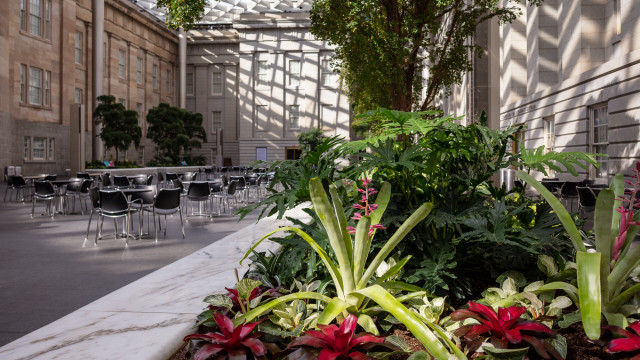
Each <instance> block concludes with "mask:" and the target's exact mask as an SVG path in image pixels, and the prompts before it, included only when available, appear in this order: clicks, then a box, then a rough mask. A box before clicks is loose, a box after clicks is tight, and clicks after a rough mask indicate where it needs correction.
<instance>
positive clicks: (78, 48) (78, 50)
mask: <svg viewBox="0 0 640 360" xmlns="http://www.w3.org/2000/svg"><path fill="white" fill-rule="evenodd" d="M83 37H84V36H83V34H82V32H80V31H76V42H75V60H76V64H78V65H83V64H84V62H83V61H82V60H83V49H82V40H83Z"/></svg>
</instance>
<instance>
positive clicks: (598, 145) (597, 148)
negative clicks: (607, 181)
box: [590, 105, 609, 178]
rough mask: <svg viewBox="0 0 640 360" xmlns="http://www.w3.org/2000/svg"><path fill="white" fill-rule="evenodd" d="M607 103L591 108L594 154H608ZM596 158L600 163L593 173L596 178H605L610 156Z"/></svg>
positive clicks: (592, 151)
mask: <svg viewBox="0 0 640 360" xmlns="http://www.w3.org/2000/svg"><path fill="white" fill-rule="evenodd" d="M608 111H609V110H608V106H607V105H600V106H596V107H593V108H591V111H590V117H591V119H590V122H591V129H590V130H591V131H590V133H591V134H590V140H591V149H590V152H591V153H594V154H607V146H608V145H609V112H608ZM596 160H597V161H598V163H599V164H600V166H599V167H598V168H597V169H594V170H593V171H592V175H594V176H595V177H596V178H604V177H607V176H608V175H609V169H608V158H607V157H606V156H597V157H596Z"/></svg>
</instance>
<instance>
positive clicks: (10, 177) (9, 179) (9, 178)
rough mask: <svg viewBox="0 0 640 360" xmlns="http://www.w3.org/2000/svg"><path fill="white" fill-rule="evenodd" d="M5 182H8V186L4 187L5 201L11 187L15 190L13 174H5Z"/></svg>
mask: <svg viewBox="0 0 640 360" xmlns="http://www.w3.org/2000/svg"><path fill="white" fill-rule="evenodd" d="M4 182H6V183H7V187H6V188H5V189H4V202H7V192H8V191H9V189H11V191H13V190H15V189H14V187H13V175H5V176H4ZM9 201H11V196H9Z"/></svg>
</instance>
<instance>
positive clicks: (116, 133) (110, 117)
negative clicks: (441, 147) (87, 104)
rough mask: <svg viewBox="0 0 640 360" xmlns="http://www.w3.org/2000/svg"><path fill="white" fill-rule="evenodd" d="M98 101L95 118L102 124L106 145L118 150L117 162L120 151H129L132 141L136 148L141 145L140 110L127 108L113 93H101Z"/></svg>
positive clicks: (103, 139)
mask: <svg viewBox="0 0 640 360" xmlns="http://www.w3.org/2000/svg"><path fill="white" fill-rule="evenodd" d="M98 102H99V104H98V106H97V107H96V109H95V110H94V112H93V118H94V121H95V122H96V124H101V125H102V131H101V132H100V139H102V141H103V142H104V145H105V147H106V148H107V149H109V148H114V149H115V150H116V163H117V162H118V160H119V154H120V151H127V149H129V146H131V144H132V143H133V144H134V146H135V147H136V149H137V148H138V146H140V139H141V138H142V129H141V128H140V126H138V112H136V111H135V110H127V109H126V108H125V107H124V105H122V104H121V103H119V102H116V98H115V97H113V96H112V95H100V96H98Z"/></svg>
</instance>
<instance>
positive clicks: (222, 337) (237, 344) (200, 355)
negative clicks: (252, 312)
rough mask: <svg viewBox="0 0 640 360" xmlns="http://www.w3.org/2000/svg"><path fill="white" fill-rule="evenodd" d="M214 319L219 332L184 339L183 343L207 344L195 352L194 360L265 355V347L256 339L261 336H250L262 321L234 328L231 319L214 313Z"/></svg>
mask: <svg viewBox="0 0 640 360" xmlns="http://www.w3.org/2000/svg"><path fill="white" fill-rule="evenodd" d="M214 318H215V321H216V323H217V324H218V327H219V328H220V331H221V332H219V333H215V332H211V333H207V334H191V335H187V336H186V337H185V338H184V341H189V340H202V341H204V342H207V343H208V344H206V345H204V346H202V347H200V349H198V351H196V353H195V356H194V357H195V360H205V359H208V358H209V357H210V356H213V355H217V357H216V358H217V359H226V358H229V359H246V358H247V354H248V353H250V354H253V355H254V356H255V357H258V356H264V355H265V354H266V353H267V349H266V347H265V346H264V344H263V343H262V341H260V340H259V339H258V338H259V337H260V336H261V334H260V333H256V334H251V331H252V330H253V328H254V327H256V325H258V324H260V323H261V322H262V321H259V322H254V323H250V324H245V323H241V324H238V325H235V326H234V324H233V322H232V321H231V319H229V318H228V317H226V316H224V315H222V314H218V313H216V314H214Z"/></svg>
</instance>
